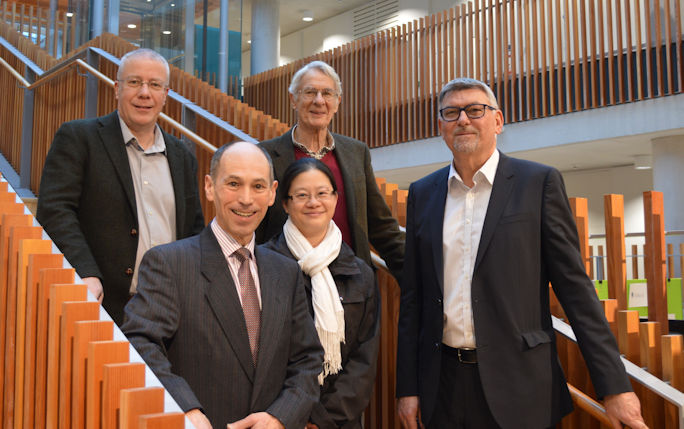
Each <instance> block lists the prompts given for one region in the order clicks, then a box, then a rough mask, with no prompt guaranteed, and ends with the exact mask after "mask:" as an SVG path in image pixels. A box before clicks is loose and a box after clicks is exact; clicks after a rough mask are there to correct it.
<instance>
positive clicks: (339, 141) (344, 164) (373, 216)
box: [257, 130, 406, 279]
mask: <svg viewBox="0 0 684 429" xmlns="http://www.w3.org/2000/svg"><path fill="white" fill-rule="evenodd" d="M333 138H334V139H335V150H334V151H333V152H334V154H335V156H336V157H337V162H338V163H339V165H340V171H341V172H342V178H343V180H344V192H345V194H346V196H347V217H348V219H349V228H350V229H351V235H352V240H353V241H354V243H353V246H352V248H353V249H354V253H355V254H356V256H358V257H359V258H361V259H363V260H364V261H366V263H368V264H369V265H370V264H371V260H370V246H369V244H368V242H369V241H370V244H372V245H373V247H374V248H375V250H377V252H378V253H379V254H380V256H381V257H382V258H383V259H384V260H385V262H386V263H387V266H388V267H389V269H390V271H391V272H392V274H393V275H394V277H396V278H397V279H399V278H400V275H401V270H402V266H403V264H404V240H405V237H406V234H404V232H402V231H401V230H400V229H399V223H398V222H397V220H396V219H395V218H394V217H392V213H391V212H390V209H389V207H388V206H387V203H386V202H385V199H384V198H383V196H382V195H381V194H380V191H379V190H378V185H377V184H376V183H375V174H374V173H373V167H372V166H371V158H370V151H369V150H368V146H367V145H366V144H365V143H363V142H360V141H358V140H355V139H352V138H350V137H346V136H343V135H340V134H335V133H333ZM261 146H262V147H263V148H264V149H266V151H267V152H268V153H269V155H271V158H272V159H273V168H274V169H275V177H276V179H278V180H279V179H281V178H282V177H283V174H284V173H285V169H286V168H287V167H288V166H289V165H290V164H292V163H293V162H294V161H295V154H294V146H293V143H292V130H289V131H288V132H286V133H285V134H283V135H282V136H280V137H276V138H274V139H272V140H268V141H265V142H262V143H261ZM286 220H287V214H286V213H285V210H283V204H282V201H281V200H280V194H278V196H277V197H276V201H275V203H274V204H273V205H272V206H271V207H270V208H269V209H268V213H266V217H265V218H264V220H263V221H262V222H261V225H259V229H257V243H264V242H266V241H268V240H270V239H271V238H273V237H275V236H276V235H278V234H280V232H281V231H282V230H283V225H284V224H285V221H286Z"/></svg>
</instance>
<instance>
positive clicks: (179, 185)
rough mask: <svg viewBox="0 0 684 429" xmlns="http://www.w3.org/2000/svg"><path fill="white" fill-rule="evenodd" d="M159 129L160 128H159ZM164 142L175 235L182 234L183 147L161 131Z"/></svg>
mask: <svg viewBox="0 0 684 429" xmlns="http://www.w3.org/2000/svg"><path fill="white" fill-rule="evenodd" d="M160 130H161V128H160ZM162 135H163V136H164V143H165V144H166V161H167V162H168V163H169V171H170V172H171V183H172V184H173V196H174V199H175V200H176V204H175V205H176V237H178V238H180V237H181V236H182V231H181V230H182V228H183V225H185V199H184V195H183V184H184V183H185V180H184V177H183V175H184V171H185V168H184V166H183V153H182V152H181V151H182V150H183V149H182V148H180V147H178V146H177V145H175V144H173V143H171V142H170V139H169V136H168V134H166V133H165V132H164V131H162Z"/></svg>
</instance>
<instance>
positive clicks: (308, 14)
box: [302, 10, 314, 22]
mask: <svg viewBox="0 0 684 429" xmlns="http://www.w3.org/2000/svg"><path fill="white" fill-rule="evenodd" d="M313 19H314V17H313V12H312V11H310V10H305V11H304V12H302V21H305V22H311V21H313Z"/></svg>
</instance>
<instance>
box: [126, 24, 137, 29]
mask: <svg viewBox="0 0 684 429" xmlns="http://www.w3.org/2000/svg"><path fill="white" fill-rule="evenodd" d="M126 27H128V28H136V27H137V25H135V24H128V25H127V26H126Z"/></svg>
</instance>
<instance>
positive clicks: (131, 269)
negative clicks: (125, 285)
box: [125, 268, 133, 276]
mask: <svg viewBox="0 0 684 429" xmlns="http://www.w3.org/2000/svg"><path fill="white" fill-rule="evenodd" d="M125 272H126V275H127V276H132V275H133V268H126V271H125Z"/></svg>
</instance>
